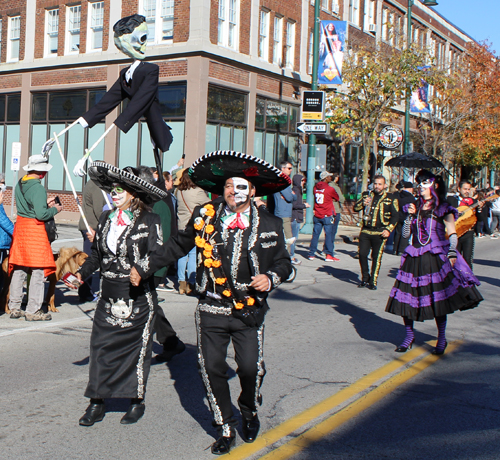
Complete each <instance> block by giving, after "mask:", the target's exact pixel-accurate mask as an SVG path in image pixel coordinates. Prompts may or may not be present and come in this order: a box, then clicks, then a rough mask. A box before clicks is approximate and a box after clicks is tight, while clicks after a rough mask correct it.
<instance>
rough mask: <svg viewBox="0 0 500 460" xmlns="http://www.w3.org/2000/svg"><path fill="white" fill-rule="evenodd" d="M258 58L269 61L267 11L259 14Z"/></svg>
mask: <svg viewBox="0 0 500 460" xmlns="http://www.w3.org/2000/svg"><path fill="white" fill-rule="evenodd" d="M259 57H260V58H261V59H264V60H266V61H268V60H269V11H264V10H263V11H261V12H260V30H259Z"/></svg>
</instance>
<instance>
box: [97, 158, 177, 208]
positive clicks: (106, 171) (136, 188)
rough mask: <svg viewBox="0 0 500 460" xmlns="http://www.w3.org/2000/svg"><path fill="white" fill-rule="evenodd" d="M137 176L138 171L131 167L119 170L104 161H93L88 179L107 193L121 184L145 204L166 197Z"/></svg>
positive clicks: (162, 192) (164, 193) (159, 190)
mask: <svg viewBox="0 0 500 460" xmlns="http://www.w3.org/2000/svg"><path fill="white" fill-rule="evenodd" d="M139 175H140V171H139V170H138V169H136V168H133V167H132V166H127V167H126V168H123V169H120V168H117V167H116V166H113V165H110V164H108V163H104V161H94V162H93V163H91V165H90V166H89V176H90V178H91V179H92V180H93V181H94V182H95V183H96V184H97V186H98V187H99V188H101V189H103V190H104V191H106V192H108V193H109V192H111V189H112V188H113V184H121V185H124V186H125V187H126V188H127V189H129V190H131V191H133V192H135V193H136V194H137V196H138V197H139V198H140V199H141V200H142V201H144V203H146V204H149V203H151V202H152V201H156V200H157V199H158V198H166V197H167V193H166V192H164V191H163V190H161V189H160V188H158V187H156V186H154V185H152V184H150V183H149V182H147V181H145V180H143V179H141V178H140V177H139Z"/></svg>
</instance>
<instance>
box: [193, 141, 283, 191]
mask: <svg viewBox="0 0 500 460" xmlns="http://www.w3.org/2000/svg"><path fill="white" fill-rule="evenodd" d="M189 177H190V178H191V180H192V181H193V182H194V183H195V184H196V185H198V186H199V187H201V188H202V189H203V190H206V191H207V192H211V193H216V194H217V195H222V194H223V191H224V185H225V183H226V180H227V179H230V178H231V177H241V178H242V179H246V180H247V181H249V182H251V183H252V184H253V186H254V187H255V194H256V195H257V196H264V195H270V194H272V193H277V192H280V191H281V190H284V189H285V188H287V187H288V186H289V185H290V184H291V183H292V181H291V180H290V177H289V176H287V175H286V174H284V173H283V172H282V171H281V170H280V169H278V168H276V166H273V165H272V164H270V163H268V162H267V161H265V160H262V159H261V158H257V157H254V156H252V155H247V154H246V153H240V152H234V151H232V150H217V151H215V152H211V153H207V154H206V155H203V156H202V157H200V158H198V160H196V161H195V162H194V163H193V164H192V165H191V167H190V168H189Z"/></svg>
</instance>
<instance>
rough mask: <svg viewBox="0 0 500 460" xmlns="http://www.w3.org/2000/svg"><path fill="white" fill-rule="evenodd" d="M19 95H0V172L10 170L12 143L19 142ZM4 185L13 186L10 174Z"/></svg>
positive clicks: (6, 177) (7, 175) (6, 176)
mask: <svg viewBox="0 0 500 460" xmlns="http://www.w3.org/2000/svg"><path fill="white" fill-rule="evenodd" d="M20 118H21V93H12V94H1V95H0V171H8V170H10V161H11V152H12V143H13V142H19V140H20V123H19V121H20ZM5 183H6V184H7V185H8V186H12V185H13V177H12V174H6V175H5Z"/></svg>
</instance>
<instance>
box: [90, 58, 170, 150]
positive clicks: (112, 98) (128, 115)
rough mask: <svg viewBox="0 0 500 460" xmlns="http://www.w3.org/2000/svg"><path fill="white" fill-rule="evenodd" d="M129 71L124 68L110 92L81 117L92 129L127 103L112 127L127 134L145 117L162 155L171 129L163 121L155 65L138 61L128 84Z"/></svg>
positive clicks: (168, 140)
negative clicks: (118, 107) (127, 100)
mask: <svg viewBox="0 0 500 460" xmlns="http://www.w3.org/2000/svg"><path fill="white" fill-rule="evenodd" d="M128 69H129V67H126V68H125V69H123V70H122V71H121V72H120V77H119V78H118V80H116V82H115V83H114V85H113V86H112V87H111V88H110V89H109V91H107V92H106V94H105V95H104V96H103V98H102V99H101V100H100V101H99V102H98V103H97V104H96V105H95V106H94V107H92V108H91V109H90V110H89V111H88V112H87V113H85V114H84V115H83V116H82V117H83V118H84V119H85V121H86V122H87V123H88V125H89V128H92V126H94V125H95V124H97V123H98V122H100V121H101V120H102V119H103V118H104V117H105V116H106V115H107V114H108V113H109V112H111V111H112V110H113V109H114V108H115V107H116V106H117V105H118V104H119V103H120V102H122V101H123V100H124V99H129V103H128V105H127V107H126V108H125V110H124V111H123V112H122V113H121V114H120V115H119V116H118V118H117V119H116V120H115V122H114V123H115V125H116V126H118V128H120V129H121V130H122V131H123V132H124V133H127V132H128V131H129V130H130V128H132V126H133V125H134V124H135V123H137V121H139V119H140V118H141V117H143V116H144V117H145V118H146V122H147V124H148V128H149V133H150V134H151V138H152V139H153V141H154V143H155V146H156V147H158V149H160V150H161V151H162V152H166V151H167V150H168V149H169V147H170V144H171V143H172V140H173V137H172V134H171V133H170V127H169V126H168V125H167V124H166V123H165V121H164V120H163V117H162V115H161V109H160V103H159V101H158V76H159V67H158V66H157V65H156V64H151V63H150V62H142V61H141V63H140V64H139V65H138V66H137V68H136V69H135V70H134V73H133V75H132V79H131V80H130V81H129V82H127V80H126V78H125V74H126V72H127V70H128Z"/></svg>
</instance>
